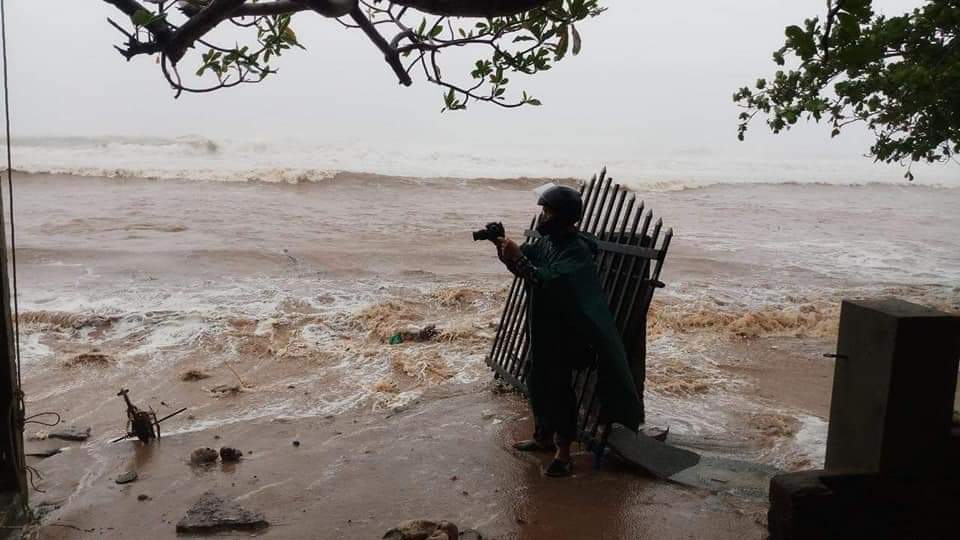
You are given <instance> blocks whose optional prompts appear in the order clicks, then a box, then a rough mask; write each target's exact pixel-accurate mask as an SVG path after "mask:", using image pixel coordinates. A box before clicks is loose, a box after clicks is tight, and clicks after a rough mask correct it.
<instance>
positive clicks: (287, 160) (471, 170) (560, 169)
mask: <svg viewBox="0 0 960 540" xmlns="http://www.w3.org/2000/svg"><path fill="white" fill-rule="evenodd" d="M533 155H535V158H534V159H531V151H530V150H529V149H524V148H518V147H513V146H504V147H502V148H500V147H498V148H484V150H483V151H482V152H481V151H478V150H471V151H464V150H463V149H460V148H455V147H450V148H438V147H435V146H426V147H424V146H401V145H397V146H384V145H373V144H370V143H365V142H355V143H331V144H321V143H310V142H304V141H302V140H296V141H284V140H270V141H237V140H226V139H224V140H213V139H210V138H208V137H202V136H184V137H173V138H161V137H42V138H41V137H30V138H19V139H16V140H14V165H15V167H16V168H17V169H18V170H20V171H22V172H27V173H46V174H58V175H73V176H92V177H107V178H148V179H174V180H200V181H220V182H268V183H289V184H298V183H309V182H324V181H329V180H331V179H335V178H342V177H344V176H350V177H357V176H363V175H372V176H373V177H375V178H379V179H381V180H382V179H386V178H390V179H391V180H397V179H437V180H447V181H448V180H451V179H487V180H494V179H495V180H510V179H521V180H522V179H528V180H530V181H531V182H532V181H533V180H534V179H539V180H542V179H545V178H549V179H565V178H581V179H582V178H588V177H589V176H590V175H592V174H593V173H595V172H596V170H597V169H599V168H600V167H601V166H604V165H606V166H607V167H608V168H609V169H610V170H611V171H612V172H614V173H615V174H617V175H618V179H620V180H621V181H623V182H624V183H625V184H627V185H628V186H630V187H633V188H637V189H645V190H655V191H669V190H679V189H688V188H699V187H705V186H710V185H715V184H744V183H746V184H751V183H769V184H783V183H801V184H831V185H868V184H876V183H879V184H897V185H905V184H907V182H906V181H904V180H903V171H902V169H900V168H898V167H896V166H884V165H877V164H873V163H871V162H869V161H868V160H866V159H864V158H862V157H859V156H855V157H852V158H851V159H845V160H829V159H816V160H812V159H799V158H789V159H788V158H784V159H778V160H774V159H771V160H767V161H760V160H743V159H732V158H731V159H727V158H724V157H723V156H718V155H714V154H709V153H691V152H686V153H675V154H662V155H653V156H645V155H640V154H638V153H637V152H633V151H631V152H627V153H626V154H624V156H623V157H616V156H614V157H613V158H612V159H611V157H610V155H607V156H606V157H605V158H604V159H603V161H602V162H598V161H596V158H591V157H590V156H591V152H589V151H587V150H585V149H579V148H578V149H569V148H566V149H565V148H549V149H538V151H537V152H536V153H534V154H533ZM921 168H922V169H923V172H922V173H921V174H918V180H917V181H916V182H915V184H922V185H924V186H928V187H954V188H956V187H960V172H958V170H957V169H956V168H955V167H950V166H942V167H936V168H934V167H921ZM915 172H917V171H915ZM381 175H382V176H381Z"/></svg>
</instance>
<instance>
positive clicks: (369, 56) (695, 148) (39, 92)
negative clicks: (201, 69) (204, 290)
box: [7, 0, 919, 159]
mask: <svg viewBox="0 0 960 540" xmlns="http://www.w3.org/2000/svg"><path fill="white" fill-rule="evenodd" d="M603 4H604V5H606V6H608V7H609V11H608V12H607V13H605V14H603V15H601V16H600V17H597V18H595V19H592V20H589V21H587V22H585V23H584V24H582V25H581V26H580V32H581V34H582V35H583V40H584V46H583V51H582V53H581V54H580V56H578V57H575V58H570V59H567V60H565V61H563V62H561V63H560V64H559V65H558V66H557V67H556V68H555V69H554V70H552V71H550V72H548V73H544V74H542V75H540V76H537V77H535V78H533V79H528V80H523V81H521V80H520V79H519V78H514V80H515V81H516V82H518V83H523V88H526V89H528V90H530V91H531V92H532V93H533V94H535V95H536V96H537V97H539V98H541V99H542V101H543V106H542V107H539V108H526V109H523V110H511V111H506V110H501V109H498V108H496V107H493V106H484V105H479V104H475V105H472V106H471V108H470V110H468V111H466V112H457V113H449V112H448V113H445V114H440V108H441V99H440V90H439V89H438V88H436V87H434V86H432V85H429V84H427V83H426V82H425V81H423V80H422V79H421V80H416V81H415V84H414V86H413V87H410V88H404V87H401V86H399V85H398V84H397V82H396V78H395V77H394V75H393V74H392V72H391V71H390V69H389V68H388V66H387V65H386V64H385V63H384V62H383V60H382V57H381V55H380V54H379V52H378V51H377V50H376V48H375V47H374V46H373V45H372V44H371V43H370V42H369V41H368V40H367V39H366V38H365V37H364V36H363V35H362V34H361V33H360V32H359V31H357V30H347V29H344V28H341V27H340V26H339V25H338V24H337V23H336V22H334V21H332V20H328V19H323V18H322V17H320V16H317V15H314V14H312V13H301V14H298V15H297V16H295V18H294V24H295V28H296V29H297V32H298V35H299V37H300V40H301V41H302V42H303V43H304V45H305V46H306V47H307V49H308V50H307V51H296V52H293V53H291V54H289V55H288V56H285V57H283V58H282V59H281V61H280V63H279V67H280V73H279V75H278V76H276V77H275V78H273V80H269V79H268V81H266V82H265V83H263V84H260V85H249V86H244V87H241V88H235V89H229V90H224V91H222V92H218V93H215V94H205V95H184V96H183V97H181V98H180V99H178V100H174V99H173V94H172V92H171V91H170V89H169V87H168V86H167V85H166V83H165V82H164V81H163V79H162V77H161V74H160V72H159V69H158V66H157V65H156V64H155V63H154V60H153V59H152V58H147V57H139V58H137V59H135V60H134V61H132V62H130V63H127V62H125V61H124V59H123V58H122V57H121V56H120V55H119V54H118V53H117V52H116V51H115V50H113V48H112V45H114V44H116V43H119V42H120V39H121V36H120V35H119V34H118V33H117V32H116V31H115V30H113V29H112V28H111V27H110V26H109V25H108V24H107V22H106V20H105V18H106V17H107V16H112V17H115V18H121V17H122V15H120V14H119V13H118V12H116V10H115V9H114V8H113V7H112V6H110V5H108V4H106V3H105V2H103V1H102V0H52V1H46V2H39V1H37V0H7V10H8V18H9V20H8V28H9V33H10V54H11V55H12V58H11V61H10V62H11V66H10V67H11V73H10V76H11V87H12V97H11V103H12V106H13V114H14V129H15V134H20V135H53V134H56V135H90V134H96V135H165V136H166V135H186V134H196V135H203V136H209V137H221V138H222V137H231V138H242V139H264V138H281V137H283V138H294V139H301V140H309V141H313V142H323V141H357V140H365V141H370V142H375V143H377V144H383V145H391V144H401V143H402V144H418V145H450V144H459V145H469V146H470V147H472V148H475V149H476V148H479V149H482V148H483V147H484V146H485V145H502V144H511V145H517V146H519V147H529V148H530V149H531V152H536V151H537V150H536V149H537V148H538V147H544V146H553V147H556V146H562V147H566V146H569V147H571V148H584V149H590V148H593V149H597V148H604V147H616V148H619V149H621V150H620V151H626V152H634V151H635V152H644V153H648V152H664V153H691V152H693V153H702V154H704V155H711V154H716V153H722V154H724V155H725V156H734V157H736V158H738V159H753V158H757V159H760V158H764V157H770V156H803V157H806V156H825V157H841V156H853V157H856V156H860V155H861V154H863V153H864V152H865V151H866V149H867V146H868V142H869V138H868V137H866V135H865V134H864V133H863V132H862V131H860V132H857V131H856V130H850V131H849V133H845V134H844V135H843V136H842V137H840V138H837V139H833V140H831V139H830V137H829V133H828V128H826V127H823V126H818V127H812V128H806V127H802V128H800V129H796V130H795V132H793V133H790V134H788V135H781V136H777V137H773V136H770V135H768V134H766V133H765V129H766V128H765V127H764V126H763V125H762V124H760V123H757V124H756V125H755V127H754V129H753V130H752V131H751V133H750V136H749V137H748V140H747V142H746V143H738V142H737V141H736V138H735V134H736V131H735V128H736V115H737V113H738V112H739V111H738V109H737V108H736V107H735V106H734V104H733V103H732V101H731V94H732V93H733V92H734V91H735V90H736V89H737V88H738V87H739V86H741V85H743V84H746V83H749V82H751V81H754V80H756V78H757V77H759V76H769V75H770V74H772V73H773V72H774V71H775V69H776V66H775V65H774V64H773V62H772V61H771V59H770V54H771V52H772V51H773V50H775V49H776V48H778V47H779V46H780V45H782V43H783V39H784V38H783V29H784V27H785V26H786V25H789V24H800V23H801V22H802V21H803V19H804V18H805V17H809V16H815V15H821V12H822V11H823V9H824V2H823V0H696V1H685V2H664V1H650V0H645V1H642V0H605V1H604V2H603ZM918 4H919V2H915V1H906V0H887V1H882V2H879V3H878V5H879V6H880V7H881V8H882V9H883V10H885V11H889V12H893V11H899V12H903V11H905V10H906V9H908V8H911V7H913V6H915V5H918ZM191 65H193V64H191ZM458 68H467V66H463V65H458V66H449V67H447V70H448V71H451V70H453V69H458ZM185 71H192V70H189V69H188V70H185Z"/></svg>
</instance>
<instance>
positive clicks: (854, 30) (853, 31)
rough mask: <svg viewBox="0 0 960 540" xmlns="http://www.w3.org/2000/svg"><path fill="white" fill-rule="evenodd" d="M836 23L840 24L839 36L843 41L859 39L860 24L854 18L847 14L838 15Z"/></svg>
mask: <svg viewBox="0 0 960 540" xmlns="http://www.w3.org/2000/svg"><path fill="white" fill-rule="evenodd" d="M837 21H838V22H839V23H840V30H841V32H840V35H842V36H843V37H844V38H845V39H856V38H858V37H860V22H859V21H858V20H857V18H856V17H854V16H853V15H850V14H849V13H838V14H837Z"/></svg>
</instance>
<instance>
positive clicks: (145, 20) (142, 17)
mask: <svg viewBox="0 0 960 540" xmlns="http://www.w3.org/2000/svg"><path fill="white" fill-rule="evenodd" d="M130 20H131V21H133V24H135V25H137V26H146V25H148V24H150V23H151V22H152V21H153V13H150V12H149V11H147V10H145V9H138V10H137V11H135V12H134V13H133V15H131V16H130Z"/></svg>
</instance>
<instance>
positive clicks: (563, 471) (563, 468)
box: [543, 459, 573, 478]
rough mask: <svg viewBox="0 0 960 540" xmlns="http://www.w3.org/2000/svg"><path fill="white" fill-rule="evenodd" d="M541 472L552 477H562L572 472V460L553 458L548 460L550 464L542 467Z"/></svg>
mask: <svg viewBox="0 0 960 540" xmlns="http://www.w3.org/2000/svg"><path fill="white" fill-rule="evenodd" d="M543 474H545V475H547V476H551V477H553V478H563V477H566V476H570V475H571V474H573V462H572V461H560V460H559V459H554V460H553V461H551V462H550V465H548V466H547V468H546V469H544V471H543Z"/></svg>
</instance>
